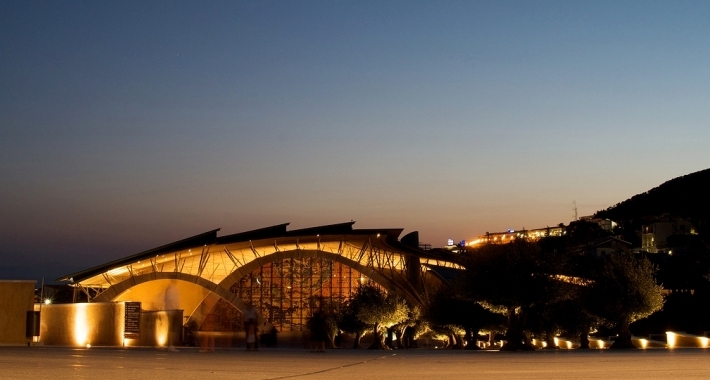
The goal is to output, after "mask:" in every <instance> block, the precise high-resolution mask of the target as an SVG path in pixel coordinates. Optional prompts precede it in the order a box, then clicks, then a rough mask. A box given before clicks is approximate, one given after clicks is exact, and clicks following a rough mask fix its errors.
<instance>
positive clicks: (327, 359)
mask: <svg viewBox="0 0 710 380" xmlns="http://www.w3.org/2000/svg"><path fill="white" fill-rule="evenodd" d="M454 378H459V379H472V378H480V379H486V380H490V379H710V351H708V350H702V349H692V350H691V349H688V350H673V351H669V350H647V351H623V352H618V351H608V350H607V351H586V352H585V351H537V352H522V353H509V352H480V351H442V350H410V351H367V350H365V351H360V350H330V351H328V352H326V353H311V352H309V351H307V350H289V349H271V350H268V349H266V350H262V351H259V352H245V351H241V350H237V349H234V350H223V351H217V352H211V353H201V352H198V351H197V350H195V349H187V348H183V349H180V351H179V352H171V351H167V350H161V349H145V348H131V349H120V348H90V349H71V348H59V347H0V379H3V380H4V379H33V380H35V379H86V380H98V379H339V380H349V379H454Z"/></svg>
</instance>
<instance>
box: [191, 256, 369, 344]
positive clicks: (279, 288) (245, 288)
mask: <svg viewBox="0 0 710 380" xmlns="http://www.w3.org/2000/svg"><path fill="white" fill-rule="evenodd" d="M365 282H369V279H367V278H365V276H363V275H362V274H361V273H360V272H359V271H357V270H355V269H352V268H350V267H348V266H346V265H343V264H341V263H338V262H334V261H332V260H328V259H322V258H292V259H283V260H280V261H276V262H273V263H270V264H266V265H264V266H263V267H261V268H259V269H256V270H254V271H252V272H251V273H249V274H248V275H246V276H244V277H242V278H241V280H240V281H239V282H237V283H236V284H234V285H233V286H232V287H231V289H230V291H231V292H232V293H235V294H238V295H239V298H241V299H242V300H243V301H244V302H247V303H249V302H251V304H252V305H254V307H256V308H257V310H258V311H259V313H261V315H262V316H263V317H264V318H265V319H267V320H268V321H269V322H271V324H273V325H274V326H275V327H276V329H277V330H278V331H300V330H305V329H306V327H305V326H306V321H307V320H308V318H309V317H310V316H311V315H312V314H313V311H314V310H316V309H317V308H318V306H319V304H320V303H321V302H323V303H325V304H328V305H339V304H341V303H343V302H344V301H345V300H347V299H348V298H350V297H351V295H352V294H353V293H354V292H355V291H356V289H357V287H358V286H359V285H360V284H362V283H365ZM206 322H208V324H209V325H210V330H212V331H229V330H237V329H240V328H241V327H242V325H243V317H242V314H241V313H240V312H238V311H237V310H236V309H235V308H234V307H232V306H231V305H230V304H228V303H227V302H226V301H224V300H220V303H219V304H218V305H217V306H216V307H215V308H214V309H213V310H212V312H211V313H210V315H209V316H208V317H207V320H206ZM205 327H207V326H204V325H203V328H202V330H206V328H205Z"/></svg>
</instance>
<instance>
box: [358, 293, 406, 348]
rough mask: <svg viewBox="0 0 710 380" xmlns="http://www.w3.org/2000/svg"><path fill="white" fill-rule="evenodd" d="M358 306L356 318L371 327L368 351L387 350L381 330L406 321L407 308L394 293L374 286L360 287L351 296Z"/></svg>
mask: <svg viewBox="0 0 710 380" xmlns="http://www.w3.org/2000/svg"><path fill="white" fill-rule="evenodd" d="M353 303H354V304H355V305H357V306H358V309H357V318H358V319H359V320H360V321H362V322H364V323H366V324H369V325H372V331H373V332H372V334H373V338H374V342H373V343H372V345H371V346H370V349H387V346H386V345H385V344H384V338H383V336H382V334H381V329H383V328H384V329H386V328H389V327H392V326H394V325H396V324H397V323H400V322H402V321H404V320H406V319H407V316H408V314H409V307H408V306H407V304H406V303H405V301H404V300H403V299H402V298H401V297H399V296H397V295H396V294H394V293H386V292H385V291H384V290H382V289H381V288H379V287H377V286H374V285H362V286H360V287H359V288H358V289H357V292H356V293H355V295H354V296H353Z"/></svg>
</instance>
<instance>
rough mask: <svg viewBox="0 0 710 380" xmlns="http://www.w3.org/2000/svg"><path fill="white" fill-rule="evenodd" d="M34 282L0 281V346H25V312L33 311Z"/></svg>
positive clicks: (27, 341)
mask: <svg viewBox="0 0 710 380" xmlns="http://www.w3.org/2000/svg"><path fill="white" fill-rule="evenodd" d="M34 294H35V281H34V280H17V281H12V280H3V281H0V344H27V343H29V342H30V341H31V338H27V337H26V336H25V332H26V329H27V312H28V311H32V310H34Z"/></svg>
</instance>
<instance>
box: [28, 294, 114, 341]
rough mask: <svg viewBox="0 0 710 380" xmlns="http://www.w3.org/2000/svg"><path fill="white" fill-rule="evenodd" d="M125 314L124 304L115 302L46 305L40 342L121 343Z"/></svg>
mask: <svg viewBox="0 0 710 380" xmlns="http://www.w3.org/2000/svg"><path fill="white" fill-rule="evenodd" d="M124 313H125V307H124V304H123V303H113V302H108V303H70V304H57V305H43V306H42V311H41V313H40V321H41V323H40V342H42V343H44V344H46V345H60V346H75V347H85V346H86V345H87V344H90V345H92V346H121V345H123V325H124V321H125V317H124Z"/></svg>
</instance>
